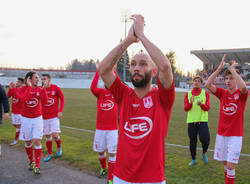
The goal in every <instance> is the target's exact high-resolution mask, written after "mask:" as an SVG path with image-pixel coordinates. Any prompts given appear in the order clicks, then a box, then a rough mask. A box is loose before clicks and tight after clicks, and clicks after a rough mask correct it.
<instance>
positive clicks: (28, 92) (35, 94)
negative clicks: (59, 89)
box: [14, 86, 48, 118]
mask: <svg viewBox="0 0 250 184" xmlns="http://www.w3.org/2000/svg"><path fill="white" fill-rule="evenodd" d="M14 90H15V91H16V92H17V93H16V94H17V95H18V98H19V99H20V100H21V102H23V103H24V104H23V110H22V113H21V114H22V116H23V117H26V118H37V117H39V116H41V115H42V112H41V101H42V102H43V103H47V102H48V96H47V94H46V89H42V88H40V87H34V88H31V87H30V86H25V87H22V88H21V90H20V92H18V91H17V90H16V89H15V88H14Z"/></svg>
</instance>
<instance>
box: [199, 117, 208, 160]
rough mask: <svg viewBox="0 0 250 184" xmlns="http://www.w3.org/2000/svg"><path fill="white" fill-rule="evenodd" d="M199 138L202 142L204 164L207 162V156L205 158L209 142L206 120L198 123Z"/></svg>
mask: <svg viewBox="0 0 250 184" xmlns="http://www.w3.org/2000/svg"><path fill="white" fill-rule="evenodd" d="M199 139H200V141H201V144H202V151H203V153H202V158H203V161H204V163H205V164H207V163H208V158H207V154H206V153H207V150H208V146H209V144H210V133H209V128H208V123H207V122H202V123H200V127H199Z"/></svg>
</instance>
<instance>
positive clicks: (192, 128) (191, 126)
mask: <svg viewBox="0 0 250 184" xmlns="http://www.w3.org/2000/svg"><path fill="white" fill-rule="evenodd" d="M197 134H198V130H197V127H196V124H195V123H188V137H189V141H190V143H189V150H190V154H191V157H192V161H191V162H190V163H189V166H193V165H195V164H196V163H197V161H196V145H197Z"/></svg>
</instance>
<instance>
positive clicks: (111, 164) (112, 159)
mask: <svg viewBox="0 0 250 184" xmlns="http://www.w3.org/2000/svg"><path fill="white" fill-rule="evenodd" d="M115 161H116V156H114V157H109V162H108V181H109V180H111V181H113V172H114V169H115Z"/></svg>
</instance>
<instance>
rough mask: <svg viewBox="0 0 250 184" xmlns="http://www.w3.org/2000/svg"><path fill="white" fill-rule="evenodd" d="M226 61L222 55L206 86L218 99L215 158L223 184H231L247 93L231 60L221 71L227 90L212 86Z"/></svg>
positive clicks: (237, 158)
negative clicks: (220, 166) (222, 173)
mask: <svg viewBox="0 0 250 184" xmlns="http://www.w3.org/2000/svg"><path fill="white" fill-rule="evenodd" d="M225 59H226V54H224V56H223V58H222V60H221V63H220V65H219V67H218V69H217V70H216V71H215V72H214V73H213V74H212V75H211V76H210V77H209V78H208V80H207V82H206V84H205V87H206V88H208V89H209V90H210V91H211V92H212V93H213V94H214V95H215V96H216V97H217V98H218V99H219V100H220V116H219V124H218V131H217V135H216V142H215V151H214V159H215V160H218V161H223V163H224V169H225V172H224V174H225V184H234V180H235V168H236V165H237V164H238V161H239V157H240V152H241V147H242V141H243V122H244V111H245V107H246V103H247V98H248V90H247V87H246V84H245V82H244V81H243V79H242V78H241V76H240V75H239V72H238V70H237V69H236V68H235V66H236V63H235V61H234V60H232V61H231V65H230V66H229V67H228V68H227V69H226V70H225V72H224V77H225V83H226V87H227V89H223V88H219V87H216V86H215V85H214V84H213V82H214V80H215V78H216V76H217V75H218V74H219V73H220V71H221V70H222V69H223V66H224V65H225Z"/></svg>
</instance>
